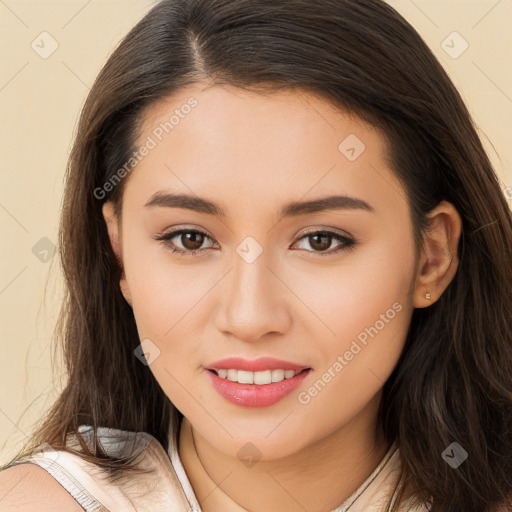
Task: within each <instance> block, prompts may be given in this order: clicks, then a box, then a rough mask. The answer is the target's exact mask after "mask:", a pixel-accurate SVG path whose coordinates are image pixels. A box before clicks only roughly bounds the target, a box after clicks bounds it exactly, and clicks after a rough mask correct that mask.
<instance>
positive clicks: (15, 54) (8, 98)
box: [0, 0, 512, 463]
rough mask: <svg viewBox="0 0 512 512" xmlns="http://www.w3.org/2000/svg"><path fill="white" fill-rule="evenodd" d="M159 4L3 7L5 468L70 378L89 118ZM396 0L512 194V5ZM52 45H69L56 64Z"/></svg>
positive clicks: (108, 1) (75, 1)
mask: <svg viewBox="0 0 512 512" xmlns="http://www.w3.org/2000/svg"><path fill="white" fill-rule="evenodd" d="M154 3H155V2H151V1H149V0H145V1H133V0H132V1H127V0H65V1H64V0H62V1H44V0H33V1H29V0H0V43H1V48H2V58H1V60H0V62H1V68H0V112H1V113H2V123H1V128H0V130H1V131H0V149H1V156H2V158H1V163H0V169H1V171H0V230H1V243H0V314H1V317H0V319H1V321H0V339H1V343H2V349H3V350H2V353H3V357H2V358H0V379H1V380H0V389H1V395H0V463H3V462H5V461H6V460H7V458H8V457H10V456H11V455H13V454H14V452H15V451H16V449H17V448H19V447H20V443H22V442H23V440H24V439H26V437H27V436H28V435H29V434H30V432H31V430H32V429H33V427H34V425H36V424H37V422H38V419H39V417H40V415H41V414H42V413H43V412H44V411H45V409H46V408H47V407H48V406H49V405H50V404H51V403H52V401H53V400H54V399H55V397H56V396H57V394H58V391H59V390H60V389H61V386H62V382H63V379H62V365H61V364H59V360H55V361H54V360H52V358H51V349H50V341H51V335H52V329H53V327H54V322H55V320H56V318H57V313H58V307H59V301H60V298H61V290H62V281H61V277H60V273H59V272H60V269H59V262H58V256H57V254H56V253H55V255H54V256H53V257H52V249H53V244H55V243H56V242H57V226H58V217H59V209H60V204H61V199H62V192H63V187H62V178H63V175H64V169H65V165H66V159H67V155H68V152H69V149H70V146H71V141H72V136H73V134H74V129H75V125H76V121H77V118H78V114H79V110H80V108H81V106H82V104H83V101H84V100H85V97H86V95H87V93H88V91H89V88H90V86H91V84H92V83H93V81H94V78H95V76H96V75H97V73H98V72H99V70H100V68H101V66H102V65H103V63H104V62H105V60H106V58H107V56H108V55H109V54H110V52H111V51H112V50H113V48H114V47H115V45H116V44H117V43H118V42H119V41H120V40H121V39H122V37H123V36H124V35H125V34H126V33H127V31H128V30H129V29H130V28H131V27H132V25H134V24H135V23H136V22H137V21H138V20H139V19H140V18H142V16H143V15H144V14H145V13H146V12H147V11H148V10H149V9H150V8H151V7H152V6H153V5H154ZM389 3H390V4H392V5H393V6H394V7H395V8H396V9H398V10H399V12H401V13H402V14H403V15H404V16H405V18H406V19H407V20H409V22H410V23H412V25H413V26H414V27H415V28H416V29H417V30H418V31H419V33H420V34H421V35H422V37H423V38H424V39H425V41H426V42H427V43H428V44H429V46H430V47H431V48H432V49H433V51H434V52H435V54H436V55H437V56H438V58H439V59H440V61H441V63H442V64H443V65H444V67H445V69H447V71H448V72H449V74H450V76H451V77H452V79H453V81H454V83H455V85H456V86H457V87H458V89H459V90H460V91H461V93H462V96H463V98H464V99H465V101H466V103H467V104H468V106H469V108H470V111H471V112H472V114H473V116H474V118H475V120H476V123H477V125H478V126H479V130H480V133H481V136H482V138H483V141H484V144H485V146H486V148H487V149H488V152H489V155H490V157H491V159H492V160H493V162H494V164H495V167H496V171H497V173H498V176H499V178H500V181H501V184H502V189H503V190H505V187H507V186H512V167H511V161H512V144H511V143H512V137H511V127H512V123H511V118H512V71H511V70H512V51H511V49H512V31H511V30H510V26H512V23H511V22H512V2H511V1H510V0H474V1H470V0H439V1H434V0H415V1H413V0H394V1H389ZM43 32H47V33H48V34H49V35H41V33H43ZM453 32H457V33H458V34H459V35H457V34H455V35H453ZM54 41H55V42H54ZM443 41H445V42H444V43H443ZM465 41H467V44H468V45H469V46H468V48H467V50H466V51H464V52H463V53H461V51H462V50H463V49H464V47H465V44H466V43H465ZM32 44H33V46H34V48H33V47H32ZM52 44H53V45H56V44H58V47H57V49H56V50H55V51H54V52H53V53H52V54H51V55H49V56H46V55H45V54H44V52H45V51H46V52H48V51H49V50H51V49H52V46H51V45H52ZM459 53H461V55H458V54H459ZM41 54H42V56H41ZM450 54H451V55H450ZM44 56H46V57H47V58H43V57H44ZM510 197H511V199H510V200H511V203H512V194H510ZM47 281H48V284H47V285H46V283H47ZM29 405H30V407H29V408H28V410H27V411H26V413H25V414H24V415H22V413H23V412H24V411H25V410H26V409H27V407H28V406H29Z"/></svg>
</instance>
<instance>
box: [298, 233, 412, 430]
mask: <svg viewBox="0 0 512 512" xmlns="http://www.w3.org/2000/svg"><path fill="white" fill-rule="evenodd" d="M397 247H400V250H398V249H397ZM351 258H352V259H351V260H350V263H349V262H348V260H347V263H346V265H343V267H338V268H337V269H334V268H331V275H330V276H329V282H328V281H327V279H325V280H324V282H323V287H320V286H318V281H317V288H314V289H311V288H310V290H309V297H310V298H311V301H312V304H315V305H316V306H317V311H320V312H319V313H318V316H319V317H321V318H322V319H323V320H324V322H325V324H326V325H328V327H329V328H330V330H331V333H330V335H327V336H323V337H318V342H319V344H318V346H317V348H319V349H320V350H321V351H322V364H321V365H320V366H321V367H320V368H319V369H318V370H319V371H317V372H315V376H314V377H313V379H312V382H311V383H310V384H309V388H307V389H306V390H305V393H304V394H303V395H302V396H301V397H299V402H300V403H303V404H305V405H307V406H308V408H310V412H311V411H315V412H316V413H318V414H321V413H322V411H323V410H326V409H328V408H329V407H331V406H332V407H333V408H332V410H331V413H332V415H333V416H335V417H336V418H333V421H334V423H336V422H339V421H341V422H342V421H343V418H345V417H349V416H352V415H355V414H356V413H357V412H358V411H359V410H360V408H361V407H363V406H364V405H365V404H366V403H367V402H368V401H369V400H370V399H371V398H372V397H373V396H374V395H375V394H376V393H377V392H378V391H379V390H380V389H381V388H382V386H383V385H384V383H385V381H386V380H387V378H388V377H389V375H390V374H391V372H392V371H393V369H394V367H395V366H396V363H397V362H398V359H399V357H400V354H401V352H402V350H403V346H404V343H405V339H406V335H407V331H408V329H409V324H410V319H411V315H412V311H413V307H412V303H411V297H410V293H409V290H410V284H411V278H412V276H413V274H414V272H413V271H414V251H413V245H412V243H410V244H407V243H406V244H403V243H402V245H401V246H400V245H396V243H394V241H393V239H390V240H389V242H388V241H386V242H383V241H380V242H375V245H374V247H372V248H370V247H367V248H366V249H365V250H364V251H360V252H355V253H354V254H353V255H351ZM321 289H323V294H322V293H320V290H321ZM303 293H306V290H303ZM320 347H321V348H320ZM347 415H348V416H347Z"/></svg>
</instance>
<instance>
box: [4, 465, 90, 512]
mask: <svg viewBox="0 0 512 512" xmlns="http://www.w3.org/2000/svg"><path fill="white" fill-rule="evenodd" d="M0 510H2V512H15V511H16V512H36V511H37V512H50V511H52V512H53V511H55V510H66V511H69V512H83V508H82V507H81V506H80V505H79V504H78V503H77V501H76V500H75V499H74V498H73V497H72V496H71V495H70V494H69V493H68V492H67V491H66V489H64V487H62V486H61V485H60V484H59V482H58V481H57V480H55V478H53V477H52V476H51V475H50V474H49V473H48V472H47V471H46V470H45V469H43V468H41V467H39V466H38V465H37V464H32V463H25V464H18V465H15V466H11V467H9V468H7V469H4V470H2V471H0Z"/></svg>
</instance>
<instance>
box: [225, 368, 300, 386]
mask: <svg viewBox="0 0 512 512" xmlns="http://www.w3.org/2000/svg"><path fill="white" fill-rule="evenodd" d="M216 372H217V374H218V376H219V377H221V378H223V379H226V378H227V379H228V380H231V381H233V382H239V383H240V384H270V383H271V382H280V381H282V380H284V379H291V378H292V377H294V376H295V375H297V373H299V372H298V371H295V370H263V371H261V372H249V371H246V370H224V369H220V370H216Z"/></svg>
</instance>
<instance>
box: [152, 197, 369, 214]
mask: <svg viewBox="0 0 512 512" xmlns="http://www.w3.org/2000/svg"><path fill="white" fill-rule="evenodd" d="M144 206H145V207H147V208H151V207H155V206H162V207H167V208H184V209H187V210H193V211H195V212H199V213H205V214H207V215H214V216H216V217H223V218H225V217H226V212H225V211H224V210H223V209H222V208H221V207H220V206H219V205H218V204H216V203H214V202H212V201H209V200H207V199H203V198H201V197H198V196H191V195H187V194H170V193H166V192H156V193H155V194H153V196H152V197H151V198H150V200H149V201H148V202H147V203H146V204H145V205H144ZM325 210H364V211H368V212H372V213H373V212H375V209H374V208H373V207H372V206H370V205H369V204H368V203H367V202H366V201H363V200H362V199H358V198H356V197H351V196H347V195H335V196H327V197H322V198H319V199H312V200H310V201H294V202H291V203H288V204H286V205H284V207H283V208H282V209H281V212H280V215H279V218H280V219H282V218H286V217H297V216H299V215H307V214H311V213H318V212H322V211H325Z"/></svg>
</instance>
